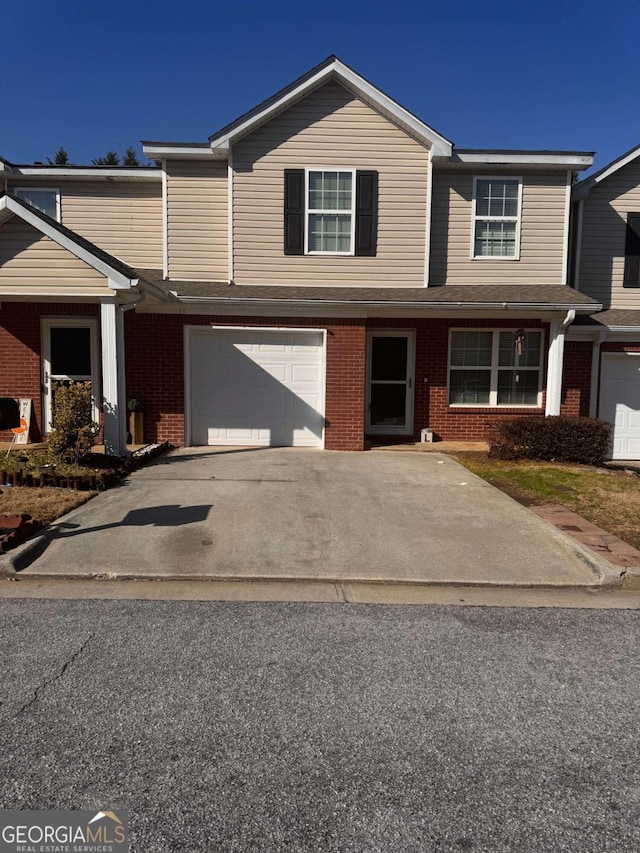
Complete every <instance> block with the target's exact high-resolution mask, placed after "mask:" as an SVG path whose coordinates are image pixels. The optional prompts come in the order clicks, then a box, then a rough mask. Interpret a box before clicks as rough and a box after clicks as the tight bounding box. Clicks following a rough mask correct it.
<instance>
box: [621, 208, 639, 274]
mask: <svg viewBox="0 0 640 853" xmlns="http://www.w3.org/2000/svg"><path fill="white" fill-rule="evenodd" d="M623 284H624V287H640V213H630V214H629V215H628V216H627V236H626V240H625V246H624V281H623Z"/></svg>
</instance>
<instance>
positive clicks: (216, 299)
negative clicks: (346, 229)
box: [174, 291, 602, 325]
mask: <svg viewBox="0 0 640 853" xmlns="http://www.w3.org/2000/svg"><path fill="white" fill-rule="evenodd" d="M174 292H175V291H174ZM176 295H177V296H178V299H179V300H180V302H207V303H208V302H213V303H222V304H226V305H317V306H318V307H324V306H330V305H349V306H350V307H351V308H356V307H358V306H367V307H370V306H372V305H374V306H376V307H377V308H438V309H448V308H451V309H454V308H457V309H460V310H463V311H464V310H468V309H472V310H478V311H498V310H502V311H567V312H568V314H567V317H568V316H569V314H573V318H575V314H576V312H579V313H583V314H587V313H588V314H595V313H597V312H598V311H600V310H602V305H600V304H599V303H598V304H595V305H573V306H572V305H571V303H566V302H565V303H558V304H556V303H547V302H544V303H540V302H435V301H431V300H429V301H428V302H427V301H422V302H394V301H391V300H385V301H380V300H370V299H357V300H355V299H331V300H328V299H327V300H320V299H284V298H283V299H275V298H272V299H267V298H256V297H253V298H249V297H246V298H242V297H234V296H180V294H176ZM572 322H573V319H571V320H569V322H568V323H567V325H570V323H572Z"/></svg>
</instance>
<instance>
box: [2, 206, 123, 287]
mask: <svg viewBox="0 0 640 853" xmlns="http://www.w3.org/2000/svg"><path fill="white" fill-rule="evenodd" d="M5 209H6V210H10V211H11V213H13V214H14V215H15V216H18V217H20V219H22V220H24V222H26V223H27V224H29V225H31V226H32V227H33V228H35V229H36V230H37V231H40V233H41V234H44V235H45V237H49V239H51V240H53V241H54V243H57V244H58V245H59V246H61V247H62V248H63V249H66V250H67V251H68V252H71V254H72V255H75V256H76V258H78V259H79V260H81V261H84V262H85V264H88V265H89V266H90V267H93V269H94V270H96V271H97V272H99V273H101V274H102V275H104V276H106V278H107V279H108V280H109V287H111V288H113V289H114V290H129V289H130V288H131V287H135V286H136V285H137V283H138V279H131V278H127V276H126V275H123V274H122V273H121V272H119V271H118V270H115V269H114V268H113V267H112V266H110V265H109V264H107V263H105V261H103V260H102V258H98V257H96V256H95V255H94V254H92V253H91V252H89V251H88V250H87V249H85V248H84V246H79V245H78V244H77V243H76V242H75V241H74V240H72V239H71V238H69V237H67V235H66V234H61V233H60V232H59V231H58V230H57V229H56V228H52V227H51V226H50V225H49V224H48V223H47V222H43V220H42V219H41V218H40V217H39V216H38V215H37V214H36V213H35V212H32V211H31V210H27V209H26V208H24V207H22V205H20V204H17V203H16V202H15V201H14V200H13V199H12V198H8V197H7V196H4V197H3V198H0V211H2V210H5Z"/></svg>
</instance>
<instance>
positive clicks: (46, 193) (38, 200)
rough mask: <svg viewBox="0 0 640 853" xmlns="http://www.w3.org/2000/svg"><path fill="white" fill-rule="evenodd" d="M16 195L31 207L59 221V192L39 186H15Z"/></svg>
mask: <svg viewBox="0 0 640 853" xmlns="http://www.w3.org/2000/svg"><path fill="white" fill-rule="evenodd" d="M15 193H16V195H17V196H18V198H19V199H22V201H26V203H27V204H30V205H31V207H35V209H36V210H40V211H41V212H42V213H46V214H47V216H50V217H51V218H52V219H56V220H57V221H58V222H60V192H59V191H58V190H52V189H40V188H39V187H37V188H36V187H17V188H16V191H15Z"/></svg>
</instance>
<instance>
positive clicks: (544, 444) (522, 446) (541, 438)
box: [489, 417, 612, 465]
mask: <svg viewBox="0 0 640 853" xmlns="http://www.w3.org/2000/svg"><path fill="white" fill-rule="evenodd" d="M611 435H612V426H611V424H610V423H607V421H600V420H597V419H596V418H567V417H549V418H540V417H526V418H509V419H508V420H504V421H498V422H496V423H495V424H493V426H492V428H491V433H490V437H489V456H490V457H492V458H493V459H540V460H544V461H547V462H577V463H579V464H582V465H599V464H600V463H601V462H602V461H603V460H604V459H606V458H607V456H608V455H609V451H610V447H611Z"/></svg>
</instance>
